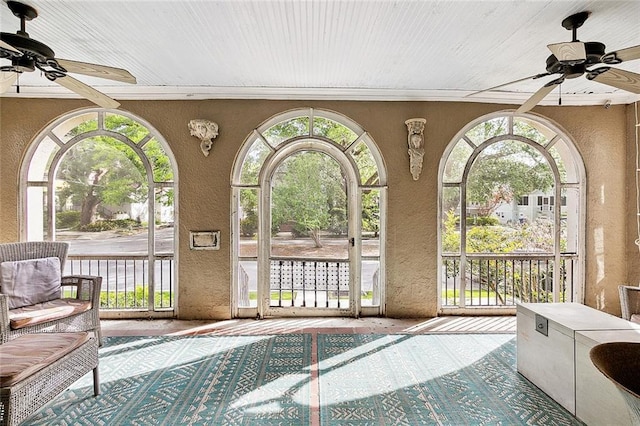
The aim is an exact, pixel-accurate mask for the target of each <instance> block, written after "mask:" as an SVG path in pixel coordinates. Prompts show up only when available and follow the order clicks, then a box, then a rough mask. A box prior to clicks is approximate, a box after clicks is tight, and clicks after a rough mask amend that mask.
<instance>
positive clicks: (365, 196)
mask: <svg viewBox="0 0 640 426" xmlns="http://www.w3.org/2000/svg"><path fill="white" fill-rule="evenodd" d="M231 181H232V206H233V219H232V220H233V240H232V246H233V279H232V283H233V284H232V294H233V300H234V302H233V307H234V312H233V314H234V316H240V317H255V316H256V315H259V316H276V315H277V316H287V315H301V314H304V315H379V314H381V313H382V312H383V309H384V303H383V300H384V276H385V275H384V248H385V247H384V241H385V238H384V235H385V234H384V233H385V227H384V224H385V200H386V172H385V168H384V163H383V161H382V158H381V156H380V153H379V151H378V149H377V147H376V145H375V143H374V141H373V140H372V138H371V136H370V135H369V134H368V133H367V132H365V131H364V130H363V129H362V128H361V127H360V126H359V125H357V124H356V123H354V122H353V121H351V120H349V119H348V118H346V117H344V116H342V115H340V114H338V113H335V112H331V111H327V110H319V109H310V108H304V109H296V110H292V111H287V112H285V113H282V114H279V115H277V116H275V117H273V118H271V119H270V120H268V121H266V122H265V123H263V124H262V125H260V126H259V127H258V128H256V129H255V130H254V131H253V133H252V134H251V135H249V136H248V137H247V139H246V140H245V142H244V144H243V146H242V148H241V149H240V151H239V153H238V155H237V158H236V161H235V164H234V168H233V172H232V177H231Z"/></svg>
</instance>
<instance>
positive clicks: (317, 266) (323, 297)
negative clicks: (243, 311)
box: [269, 257, 349, 308]
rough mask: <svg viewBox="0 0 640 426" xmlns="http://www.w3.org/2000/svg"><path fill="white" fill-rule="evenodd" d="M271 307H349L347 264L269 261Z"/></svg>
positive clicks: (304, 260) (294, 259)
mask: <svg viewBox="0 0 640 426" xmlns="http://www.w3.org/2000/svg"><path fill="white" fill-rule="evenodd" d="M269 285H270V289H271V298H270V300H271V302H270V303H271V306H277V307H294V306H300V307H315V308H318V307H324V308H329V307H331V308H348V307H349V260H347V259H344V260H334V259H331V260H328V259H309V258H290V257H287V258H274V257H272V258H271V264H270V278H269Z"/></svg>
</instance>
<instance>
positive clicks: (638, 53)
mask: <svg viewBox="0 0 640 426" xmlns="http://www.w3.org/2000/svg"><path fill="white" fill-rule="evenodd" d="M634 59H640V45H638V46H633V47H627V48H626V49H620V50H616V51H614V52H609V53H607V54H606V55H603V56H602V59H601V61H602V62H603V63H605V64H619V63H620V62H625V61H633V60H634Z"/></svg>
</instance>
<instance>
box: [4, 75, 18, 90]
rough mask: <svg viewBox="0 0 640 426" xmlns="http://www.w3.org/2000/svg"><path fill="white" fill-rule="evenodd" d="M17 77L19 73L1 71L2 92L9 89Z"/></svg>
mask: <svg viewBox="0 0 640 426" xmlns="http://www.w3.org/2000/svg"><path fill="white" fill-rule="evenodd" d="M17 79H18V73H15V72H11V71H5V72H0V93H5V92H6V91H8V90H9V88H10V87H11V86H13V83H15V81H16V80H17Z"/></svg>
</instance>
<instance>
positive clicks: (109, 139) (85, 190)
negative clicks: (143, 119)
mask: <svg viewBox="0 0 640 426" xmlns="http://www.w3.org/2000/svg"><path fill="white" fill-rule="evenodd" d="M96 127H97V126H96V121H95V120H89V121H85V122H83V123H81V124H79V125H78V126H77V127H75V128H74V129H72V131H71V132H70V136H72V137H74V136H80V135H83V134H86V135H87V138H86V139H84V140H82V141H80V142H78V143H77V144H75V145H74V146H73V147H72V148H71V149H69V151H68V152H67V153H66V154H65V156H64V158H63V160H62V161H61V163H60V166H59V168H58V170H57V176H56V178H57V179H59V180H60V181H62V182H63V184H62V186H61V187H60V188H59V189H58V190H57V191H56V195H57V197H58V203H59V205H63V204H65V203H66V201H67V200H71V201H72V202H73V204H76V205H80V206H81V207H80V209H81V212H80V226H81V227H82V226H86V225H88V224H90V223H91V221H92V220H93V218H94V216H95V213H96V211H97V208H98V206H99V205H100V204H102V203H105V204H110V205H121V204H124V203H134V202H138V203H140V202H146V201H147V199H148V183H147V178H146V170H145V168H144V165H143V163H142V160H141V158H140V156H139V155H138V153H137V152H135V151H134V150H133V148H131V147H130V146H129V145H127V144H125V143H123V142H121V141H120V140H118V139H117V138H116V137H115V136H116V135H111V134H109V131H111V132H115V133H119V134H122V135H125V136H127V137H128V138H129V139H131V140H132V141H133V142H139V141H141V140H143V139H144V138H145V137H146V136H147V135H148V133H149V132H148V130H147V129H146V128H145V127H144V126H142V125H140V124H139V123H137V122H135V121H133V120H131V119H129V118H128V117H124V116H121V115H115V114H107V115H106V116H105V123H104V128H105V130H107V133H106V134H95V133H91V132H92V131H94V130H96ZM142 149H143V151H144V152H145V154H146V155H147V157H148V158H149V159H150V161H151V163H152V172H153V179H154V180H155V181H156V182H166V181H171V180H172V179H173V171H172V168H171V164H170V161H169V158H168V157H167V155H166V154H165V152H164V150H163V149H162V147H161V145H160V143H159V142H158V141H156V140H155V139H153V138H150V139H149V140H148V141H147V142H146V144H145V145H144V147H143V148H142ZM157 197H158V200H157V201H159V202H162V203H164V204H172V203H173V190H169V191H161V192H159V193H158V194H157Z"/></svg>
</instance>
